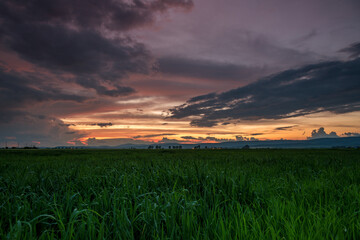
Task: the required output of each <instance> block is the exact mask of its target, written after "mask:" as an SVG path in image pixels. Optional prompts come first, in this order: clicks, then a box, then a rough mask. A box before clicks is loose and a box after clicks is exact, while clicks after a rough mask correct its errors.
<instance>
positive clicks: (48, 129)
mask: <svg viewBox="0 0 360 240" xmlns="http://www.w3.org/2000/svg"><path fill="white" fill-rule="evenodd" d="M9 136H11V137H12V138H14V139H16V143H19V144H20V146H32V145H34V143H35V142H37V145H39V146H41V147H45V146H46V147H53V146H57V145H64V144H65V145H68V142H70V141H72V140H74V139H79V138H81V137H84V134H82V133H81V132H78V131H71V129H70V128H69V127H68V126H66V124H64V123H63V122H62V121H61V120H59V119H57V118H53V117H47V116H37V115H34V114H31V113H27V112H21V113H19V114H18V115H13V116H12V120H11V121H6V122H4V121H3V122H1V124H0V141H1V142H4V141H6V138H7V137H9Z"/></svg>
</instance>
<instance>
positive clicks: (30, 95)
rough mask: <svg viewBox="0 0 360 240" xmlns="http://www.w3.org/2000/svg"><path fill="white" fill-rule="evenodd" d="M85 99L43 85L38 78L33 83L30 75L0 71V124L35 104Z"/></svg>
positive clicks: (19, 114)
mask: <svg viewBox="0 0 360 240" xmlns="http://www.w3.org/2000/svg"><path fill="white" fill-rule="evenodd" d="M86 99H87V97H84V96H79V95H72V94H67V93H64V92H62V91H61V90H59V89H57V88H54V87H52V86H49V85H47V84H44V83H43V82H42V81H41V79H40V78H37V81H34V78H33V76H31V74H21V73H19V72H15V71H11V72H4V71H2V70H1V69H0V123H2V122H9V121H11V120H12V118H13V117H17V116H21V115H23V114H25V112H26V111H25V110H24V109H25V108H26V107H28V106H31V105H33V104H36V103H40V102H45V101H58V100H62V101H75V102H83V101H85V100H86Z"/></svg>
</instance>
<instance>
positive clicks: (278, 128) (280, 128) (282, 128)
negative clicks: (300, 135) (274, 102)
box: [275, 125, 297, 131]
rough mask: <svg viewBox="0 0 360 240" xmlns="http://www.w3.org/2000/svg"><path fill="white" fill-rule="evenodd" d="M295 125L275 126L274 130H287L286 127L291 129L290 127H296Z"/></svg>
mask: <svg viewBox="0 0 360 240" xmlns="http://www.w3.org/2000/svg"><path fill="white" fill-rule="evenodd" d="M296 126H297V125H292V126H285V127H277V128H275V130H277V131H282V130H288V129H291V128H293V127H296Z"/></svg>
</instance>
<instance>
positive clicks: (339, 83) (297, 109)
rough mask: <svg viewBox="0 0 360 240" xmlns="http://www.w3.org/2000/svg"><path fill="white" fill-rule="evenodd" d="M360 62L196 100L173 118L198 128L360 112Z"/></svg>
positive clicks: (298, 72) (319, 67) (290, 73)
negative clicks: (331, 113) (190, 120)
mask: <svg viewBox="0 0 360 240" xmlns="http://www.w3.org/2000/svg"><path fill="white" fill-rule="evenodd" d="M359 69H360V58H357V59H354V60H350V61H333V62H323V63H319V64H312V65H307V66H304V67H301V68H298V69H291V70H287V71H283V72H280V73H278V74H275V75H271V76H269V77H266V78H263V79H261V80H259V81H257V82H254V83H252V84H249V85H247V86H244V87H240V88H237V89H233V90H230V91H227V92H223V93H210V94H207V95H202V96H198V97H194V98H192V99H190V100H188V101H187V102H186V103H185V104H183V105H180V106H178V107H176V108H173V109H170V113H171V118H175V119H180V118H185V117H192V118H196V119H194V120H192V122H191V124H192V125H194V126H200V127H201V126H206V127H210V126H215V125H217V124H218V123H220V122H224V121H229V120H258V119H282V118H290V117H296V116H302V115H307V114H311V113H316V112H323V111H330V112H334V113H346V112H353V111H357V110H360V97H359V96H360V82H359V78H360V70H359Z"/></svg>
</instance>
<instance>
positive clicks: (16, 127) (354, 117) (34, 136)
mask: <svg viewBox="0 0 360 240" xmlns="http://www.w3.org/2000/svg"><path fill="white" fill-rule="evenodd" d="M359 23H360V2H359V1H358V0H342V1H340V0H316V1H314V0H302V1H289V0H266V1H260V0H225V1H219V0H102V1H95V0H94V1H93V0H91V1H88V0H86V1H85V0H71V1H70V0H69V1H68V0H65V1H63V0H52V1H48V0H3V1H1V2H0V139H1V140H0V141H1V145H2V146H4V144H9V145H16V144H18V143H19V144H20V145H40V146H56V145H68V144H73V145H119V144H124V143H134V144H136V143H151V142H162V143H167V142H174V143H175V142H179V143H186V142H221V141H230V140H234V141H235V140H250V139H253V140H256V139H259V140H268V139H281V138H283V139H307V138H309V137H313V138H316V137H338V136H339V137H347V136H355V135H359V133H360V121H359V120H360V58H359V57H360V24H359ZM322 127H323V128H322ZM314 129H317V131H316V132H313V130H314Z"/></svg>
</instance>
